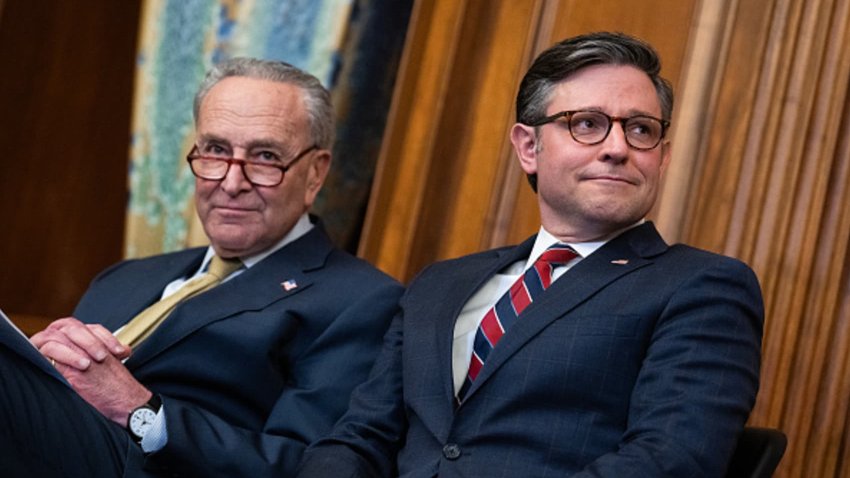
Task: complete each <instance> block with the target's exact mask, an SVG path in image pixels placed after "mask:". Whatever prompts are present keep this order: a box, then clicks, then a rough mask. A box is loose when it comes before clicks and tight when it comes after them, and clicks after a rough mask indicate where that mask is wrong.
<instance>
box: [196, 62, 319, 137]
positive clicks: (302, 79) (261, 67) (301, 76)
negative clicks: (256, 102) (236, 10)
mask: <svg viewBox="0 0 850 478" xmlns="http://www.w3.org/2000/svg"><path fill="white" fill-rule="evenodd" d="M234 76H238V77H247V78H255V79H258V80H269V81H274V82H278V83H288V84H292V85H295V86H297V87H299V88H301V90H302V91H303V92H304V107H305V109H306V110H307V117H308V120H309V122H310V136H311V137H312V140H313V142H314V143H315V144H317V145H318V146H319V147H320V148H322V149H331V148H332V147H333V141H334V132H335V130H334V112H333V105H332V104H331V95H330V93H329V92H328V90H327V89H325V87H324V86H322V83H321V82H320V81H319V79H318V78H316V77H315V76H313V75H311V74H309V73H307V72H305V71H304V70H301V69H299V68H296V67H294V66H292V65H290V64H289V63H285V62H282V61H273V60H260V59H257V58H232V59H230V60H227V61H224V62H221V63H219V64H217V65H215V66H214V67H213V68H212V69H211V70H210V71H209V72H208V73H207V76H206V77H205V78H204V81H203V82H202V83H201V86H200V87H199V88H198V92H197V93H196V94H195V103H194V107H193V111H192V112H193V114H194V118H195V122H197V121H198V113H199V112H200V109H201V103H202V102H203V100H204V98H205V97H206V96H207V93H209V91H210V90H211V89H212V87H213V86H215V85H216V84H217V83H218V82H219V81H221V80H223V79H225V78H228V77H234Z"/></svg>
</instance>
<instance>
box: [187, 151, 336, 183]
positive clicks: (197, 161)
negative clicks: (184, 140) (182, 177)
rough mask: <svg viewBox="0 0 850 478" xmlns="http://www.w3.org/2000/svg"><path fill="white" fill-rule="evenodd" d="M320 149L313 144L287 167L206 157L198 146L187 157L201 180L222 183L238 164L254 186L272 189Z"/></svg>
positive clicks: (260, 162) (229, 158)
mask: <svg viewBox="0 0 850 478" xmlns="http://www.w3.org/2000/svg"><path fill="white" fill-rule="evenodd" d="M317 149H319V145H317V144H313V145H312V146H309V147H307V148H305V149H303V150H301V152H299V153H298V154H296V155H295V157H294V158H292V160H290V161H289V163H287V164H286V165H281V164H275V163H270V162H266V161H254V160H249V159H236V158H231V157H221V156H204V155H202V154H200V153H199V152H198V146H197V145H195V147H193V148H192V151H190V152H189V154H188V155H187V156H186V161H188V162H189V168H190V169H191V170H192V174H194V175H195V176H196V177H198V178H201V179H206V180H209V181H221V180H222V179H224V178H225V176H227V172H228V171H230V165H232V164H238V165H239V166H240V167H241V168H242V174H243V175H244V176H245V178H246V179H247V180H248V182H250V183H251V184H253V185H254V186H265V187H272V186H277V185H278V184H280V183H282V182H283V177H284V175H285V174H286V172H287V171H289V168H291V167H292V166H293V165H294V164H295V163H297V162H298V160H299V159H301V158H303V157H304V156H306V155H307V154H308V153H310V152H311V151H314V150H317Z"/></svg>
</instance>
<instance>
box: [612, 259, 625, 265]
mask: <svg viewBox="0 0 850 478" xmlns="http://www.w3.org/2000/svg"><path fill="white" fill-rule="evenodd" d="M628 263H629V260H628V259H614V260H613V261H611V264H617V265H618V266H624V265H626V264H628Z"/></svg>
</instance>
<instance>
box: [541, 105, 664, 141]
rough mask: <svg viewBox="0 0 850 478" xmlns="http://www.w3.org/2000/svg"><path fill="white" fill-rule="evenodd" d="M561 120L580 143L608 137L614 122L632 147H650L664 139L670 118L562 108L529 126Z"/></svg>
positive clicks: (603, 139)
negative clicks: (565, 109) (609, 113)
mask: <svg viewBox="0 0 850 478" xmlns="http://www.w3.org/2000/svg"><path fill="white" fill-rule="evenodd" d="M555 121H558V122H560V123H562V124H564V126H566V128H567V129H568V130H569V132H570V135H571V136H572V137H573V139H574V140H576V141H577V142H579V143H581V144H587V145H594V144H599V143H601V142H603V141H605V138H607V137H608V134H609V133H611V128H612V126H613V125H614V122H616V121H618V122H619V123H620V126H622V127H623V133H625V136H626V143H627V144H628V145H629V146H630V147H632V148H633V149H636V150H639V151H648V150H650V149H653V148H655V147H656V146H658V144H659V143H661V140H662V139H663V138H664V134H665V133H666V132H667V128H668V127H669V126H670V122H669V121H667V120H663V119H660V118H655V117H653V116H648V115H635V116H628V117H620V116H609V115H607V114H605V113H603V112H601V111H591V110H576V111H560V112H558V113H555V114H553V115H550V116H547V117H545V118H541V119H539V120H537V121H532V122H530V123H529V124H528V126H542V125H544V124H548V123H553V122H555Z"/></svg>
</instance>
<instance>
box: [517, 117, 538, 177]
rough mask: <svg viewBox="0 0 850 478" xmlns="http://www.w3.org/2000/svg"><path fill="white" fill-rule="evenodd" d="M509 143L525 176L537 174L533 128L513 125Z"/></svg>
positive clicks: (535, 143) (535, 139) (535, 137)
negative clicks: (512, 146)
mask: <svg viewBox="0 0 850 478" xmlns="http://www.w3.org/2000/svg"><path fill="white" fill-rule="evenodd" d="M511 143H512V144H513V145H514V151H516V155H517V158H518V159H519V165H520V167H521V168H522V170H523V171H525V174H537V133H536V132H535V130H534V127H533V126H528V125H524V124H522V123H516V124H514V126H513V127H512V128H511Z"/></svg>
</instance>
